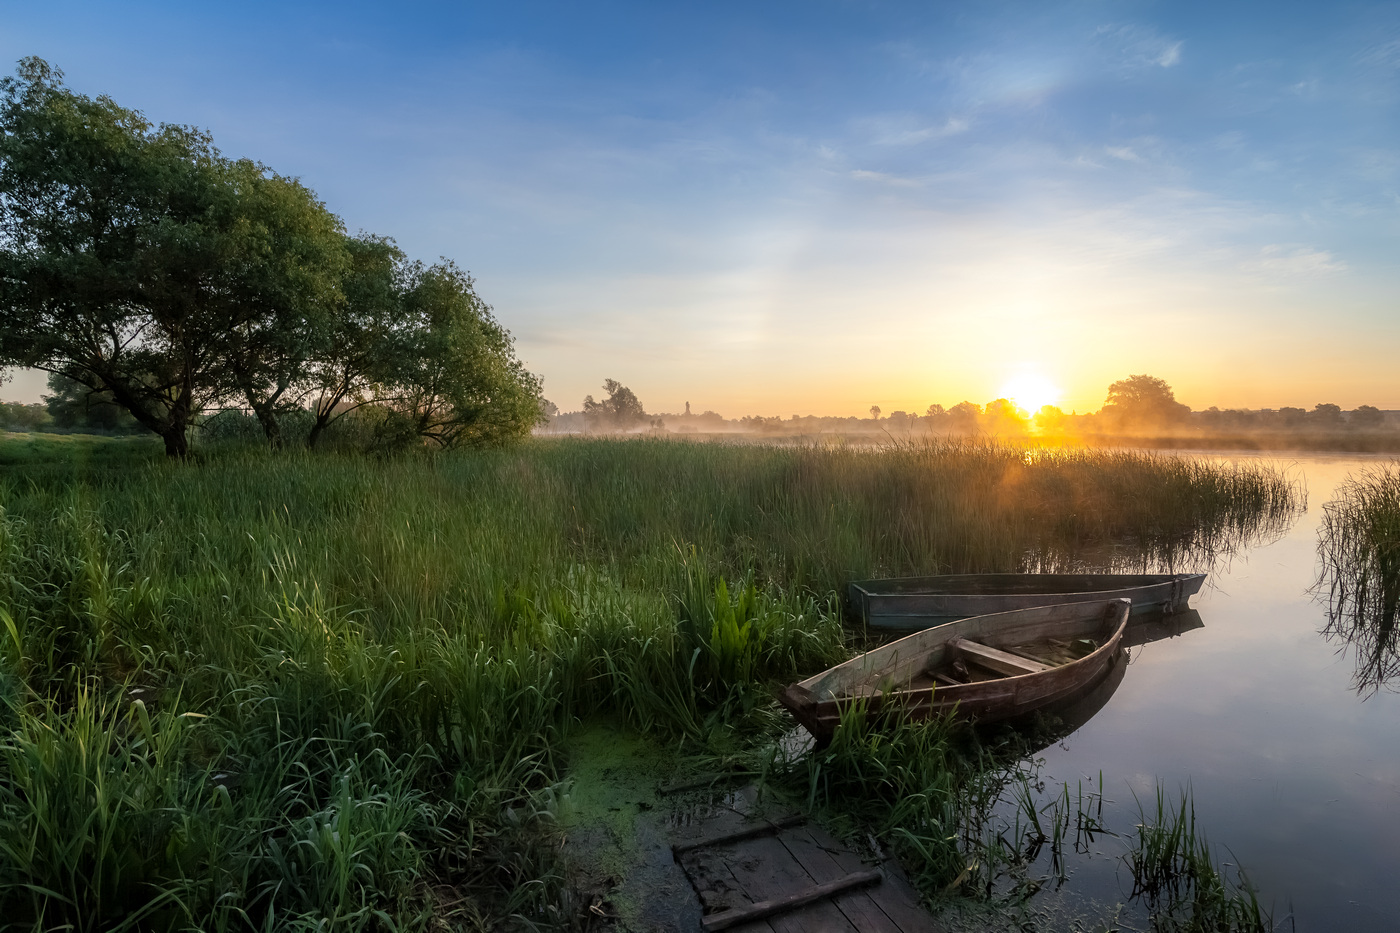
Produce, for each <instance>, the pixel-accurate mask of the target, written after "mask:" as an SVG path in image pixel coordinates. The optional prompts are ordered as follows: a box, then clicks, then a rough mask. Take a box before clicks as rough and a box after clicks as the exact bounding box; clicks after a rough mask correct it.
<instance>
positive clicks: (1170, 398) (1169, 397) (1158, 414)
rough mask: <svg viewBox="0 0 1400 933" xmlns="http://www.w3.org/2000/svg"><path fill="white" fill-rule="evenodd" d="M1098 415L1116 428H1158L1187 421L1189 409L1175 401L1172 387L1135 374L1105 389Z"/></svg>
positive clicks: (1152, 377)
mask: <svg viewBox="0 0 1400 933" xmlns="http://www.w3.org/2000/svg"><path fill="white" fill-rule="evenodd" d="M1100 414H1101V415H1103V416H1105V417H1107V419H1108V420H1109V421H1110V422H1111V423H1113V424H1114V425H1115V426H1116V427H1118V428H1120V429H1122V428H1128V427H1135V426H1144V427H1147V426H1151V427H1160V426H1164V425H1170V424H1177V423H1180V422H1182V421H1184V420H1186V416H1187V415H1189V414H1191V409H1190V408H1188V407H1186V406H1185V405H1183V404H1181V403H1180V402H1178V401H1177V400H1176V394H1175V393H1174V392H1172V387H1171V386H1169V385H1167V383H1166V381H1165V380H1163V379H1158V378H1157V377H1156V376H1148V375H1136V376H1129V377H1128V378H1126V379H1120V380H1118V381H1117V382H1115V383H1112V384H1111V385H1110V386H1109V387H1108V399H1107V401H1105V403H1104V407H1103V409H1102V411H1100Z"/></svg>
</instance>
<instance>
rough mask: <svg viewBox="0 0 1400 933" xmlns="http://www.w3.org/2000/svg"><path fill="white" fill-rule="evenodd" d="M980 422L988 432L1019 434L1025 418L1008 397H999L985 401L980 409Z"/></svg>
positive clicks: (1022, 431)
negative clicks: (985, 403)
mask: <svg viewBox="0 0 1400 933" xmlns="http://www.w3.org/2000/svg"><path fill="white" fill-rule="evenodd" d="M982 423H983V424H984V425H985V426H986V430H987V433H989V434H1021V433H1024V432H1025V430H1026V419H1025V417H1024V416H1023V415H1022V413H1021V410H1020V409H1018V408H1017V407H1016V404H1015V403H1014V402H1012V401H1011V400H1010V399H1006V398H999V399H994V400H993V401H990V402H988V403H987V406H986V407H985V408H984V409H983V410H982Z"/></svg>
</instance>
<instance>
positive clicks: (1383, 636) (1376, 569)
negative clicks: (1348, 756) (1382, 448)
mask: <svg viewBox="0 0 1400 933" xmlns="http://www.w3.org/2000/svg"><path fill="white" fill-rule="evenodd" d="M1317 550H1318V561H1319V571H1318V584H1317V590H1319V591H1322V590H1325V591H1326V592H1327V597H1328V621H1327V632H1328V634H1330V635H1333V636H1335V637H1337V638H1339V639H1341V640H1342V641H1343V642H1344V643H1346V644H1350V645H1351V646H1353V648H1354V650H1355V656H1356V673H1355V676H1354V681H1355V684H1356V687H1357V689H1358V690H1360V691H1363V692H1374V691H1376V690H1377V689H1379V688H1380V687H1382V686H1386V685H1393V684H1394V683H1395V681H1396V678H1397V677H1398V676H1400V625H1397V622H1400V464H1396V463H1388V464H1382V465H1379V466H1376V467H1372V468H1370V469H1367V470H1363V471H1362V472H1361V473H1359V474H1358V475H1356V476H1353V477H1349V478H1348V479H1347V480H1346V482H1344V483H1342V485H1341V486H1340V487H1338V489H1337V492H1336V495H1335V497H1334V498H1333V500H1332V501H1331V502H1328V503H1327V504H1326V505H1324V506H1323V514H1322V524H1321V526H1320V527H1319V529H1318V543H1317Z"/></svg>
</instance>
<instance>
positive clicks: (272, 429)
mask: <svg viewBox="0 0 1400 933" xmlns="http://www.w3.org/2000/svg"><path fill="white" fill-rule="evenodd" d="M253 414H255V415H257V416H258V423H259V424H261V425H262V429H263V433H264V434H266V435H267V444H268V446H269V447H271V448H272V449H273V450H281V449H282V423H281V422H280V421H278V420H277V415H276V413H275V412H274V411H273V410H272V406H271V405H257V406H254V408H253Z"/></svg>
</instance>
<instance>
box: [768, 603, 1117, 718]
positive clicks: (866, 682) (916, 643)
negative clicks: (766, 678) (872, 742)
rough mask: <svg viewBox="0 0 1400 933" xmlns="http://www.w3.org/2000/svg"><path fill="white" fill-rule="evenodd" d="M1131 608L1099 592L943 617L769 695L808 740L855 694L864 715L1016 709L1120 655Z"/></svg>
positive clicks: (1075, 683)
mask: <svg viewBox="0 0 1400 933" xmlns="http://www.w3.org/2000/svg"><path fill="white" fill-rule="evenodd" d="M1131 609H1132V605H1131V603H1129V602H1128V600H1126V599H1100V600H1098V601H1096V602H1078V603H1066V604H1062V605H1058V606H1036V607H1033V608H1030V609H1016V610H1013V611H1011V612H998V613H992V614H990V615H980V616H974V617H972V618H970V619H962V620H960V621H957V622H950V623H948V624H947V625H940V626H937V627H935V628H929V629H925V630H924V631H922V632H916V633H914V634H913V635H909V636H908V637H906V638H901V639H899V640H898V641H893V642H890V643H889V644H888V645H884V646H882V647H879V648H876V649H875V650H874V651H867V652H866V653H865V654H863V655H860V656H859V657H855V658H852V659H851V660H849V661H847V662H845V663H844V664H838V665H837V666H836V667H833V668H831V669H829V670H825V671H822V672H821V673H820V674H817V675H816V676H814V677H809V678H807V679H806V680H804V681H801V682H800V683H795V684H791V685H789V686H788V687H786V688H784V689H783V691H782V692H781V693H780V694H779V695H778V699H779V701H780V702H781V703H782V704H783V705H784V706H786V707H787V708H788V709H789V710H790V711H791V712H792V714H793V716H794V717H796V719H797V721H798V722H800V723H801V724H802V725H803V726H805V727H806V728H807V731H809V732H811V733H812V735H813V736H815V737H816V739H817V741H818V742H824V741H826V740H828V739H830V738H831V735H832V733H833V732H835V731H836V726H837V724H838V723H839V722H840V721H841V711H842V710H843V709H845V708H846V707H849V706H851V705H852V704H854V703H858V702H863V703H867V704H868V709H869V711H870V714H871V715H874V716H883V715H887V714H889V713H891V712H900V713H902V714H904V715H907V716H910V717H913V718H917V719H926V718H931V717H933V716H940V715H947V714H950V713H952V714H955V715H957V716H959V717H964V718H968V719H973V720H976V721H978V722H995V721H997V720H1001V719H1010V718H1012V717H1015V716H1022V715H1025V714H1027V713H1031V712H1034V711H1035V710H1038V709H1043V708H1045V707H1047V706H1050V705H1052V704H1057V703H1061V702H1064V701H1067V700H1070V699H1072V698H1074V697H1076V696H1079V695H1082V694H1084V693H1087V692H1088V691H1089V690H1091V689H1093V688H1094V687H1095V686H1096V685H1097V684H1099V683H1100V682H1101V681H1102V680H1103V679H1104V677H1105V676H1106V675H1107V674H1108V673H1109V671H1110V670H1111V669H1112V667H1113V665H1115V664H1125V663H1127V659H1126V657H1125V656H1124V651H1123V645H1122V641H1123V633H1124V631H1125V630H1126V629H1127V626H1128V616H1129V614H1130V612H1131Z"/></svg>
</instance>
